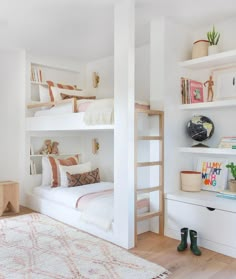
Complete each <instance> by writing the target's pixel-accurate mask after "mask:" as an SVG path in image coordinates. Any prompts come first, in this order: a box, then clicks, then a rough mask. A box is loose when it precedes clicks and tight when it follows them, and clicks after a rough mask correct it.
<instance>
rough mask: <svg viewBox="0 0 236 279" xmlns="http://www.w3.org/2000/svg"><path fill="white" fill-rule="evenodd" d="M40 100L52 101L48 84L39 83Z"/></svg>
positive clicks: (44, 101)
mask: <svg viewBox="0 0 236 279" xmlns="http://www.w3.org/2000/svg"><path fill="white" fill-rule="evenodd" d="M39 100H40V102H42V103H47V102H51V99H50V95H49V89H48V87H47V86H43V85H39Z"/></svg>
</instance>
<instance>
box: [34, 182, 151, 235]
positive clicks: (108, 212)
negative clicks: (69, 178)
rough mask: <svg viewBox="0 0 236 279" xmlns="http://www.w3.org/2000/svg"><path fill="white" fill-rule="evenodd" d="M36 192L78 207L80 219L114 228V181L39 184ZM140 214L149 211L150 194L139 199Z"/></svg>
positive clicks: (49, 198) (104, 227)
mask: <svg viewBox="0 0 236 279" xmlns="http://www.w3.org/2000/svg"><path fill="white" fill-rule="evenodd" d="M34 194H35V195H37V196H40V197H41V198H44V199H47V200H50V201H52V202H56V203H59V204H62V205H64V206H67V207H70V208H74V209H77V210H78V211H79V213H80V220H82V221H83V222H85V223H89V224H93V225H95V226H97V227H99V228H100V229H102V230H104V231H109V230H111V229H112V224H113V219H114V212H113V204H114V195H113V183H112V182H100V183H94V184H88V185H84V186H79V187H61V186H60V187H56V188H51V187H49V186H39V187H35V188H34ZM137 210H138V214H142V213H145V212H148V211H149V198H148V195H140V196H139V197H138V201H137Z"/></svg>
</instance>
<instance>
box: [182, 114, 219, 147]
mask: <svg viewBox="0 0 236 279" xmlns="http://www.w3.org/2000/svg"><path fill="white" fill-rule="evenodd" d="M214 129H215V126H214V123H213V122H212V121H211V119H210V118H208V117H206V116H203V115H195V116H193V117H192V119H191V120H189V121H188V123H187V133H188V135H189V136H190V137H191V138H192V139H193V140H194V141H197V142H200V143H198V144H195V145H193V146H192V147H208V146H207V145H205V144H202V143H201V142H202V141H205V140H207V139H209V138H210V137H211V136H212V135H213V133H214Z"/></svg>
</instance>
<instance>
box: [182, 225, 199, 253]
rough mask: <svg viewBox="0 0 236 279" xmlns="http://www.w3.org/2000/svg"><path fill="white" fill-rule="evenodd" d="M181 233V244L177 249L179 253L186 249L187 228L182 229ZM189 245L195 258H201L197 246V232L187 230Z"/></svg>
mask: <svg viewBox="0 0 236 279" xmlns="http://www.w3.org/2000/svg"><path fill="white" fill-rule="evenodd" d="M180 232H181V242H180V244H179V245H178V247H177V250H178V251H179V252H182V251H184V250H185V249H186V248H187V247H188V243H187V238H188V228H182V229H181V230H180ZM189 235H190V240H191V245H190V249H191V251H192V252H193V254H194V255H196V256H201V254H202V252H201V250H200V249H199V248H198V246H197V232H196V231H194V230H189Z"/></svg>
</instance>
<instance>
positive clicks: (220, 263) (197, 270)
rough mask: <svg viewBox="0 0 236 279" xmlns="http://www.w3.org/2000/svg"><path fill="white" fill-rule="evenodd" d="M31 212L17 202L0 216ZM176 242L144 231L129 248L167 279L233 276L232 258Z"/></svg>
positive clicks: (235, 264) (234, 263)
mask: <svg viewBox="0 0 236 279" xmlns="http://www.w3.org/2000/svg"><path fill="white" fill-rule="evenodd" d="M31 212H32V210H30V209H28V208H26V207H22V206H21V207H20V213H17V214H15V213H11V212H6V213H4V214H3V216H1V217H0V219H3V218H8V217H13V216H17V215H22V214H27V213H31ZM178 244H179V241H177V240H175V239H172V238H169V237H165V236H157V235H156V234H154V233H151V232H148V233H144V234H142V235H140V236H139V238H138V245H137V247H135V248H133V249H131V250H129V251H130V252H131V253H133V254H136V255H138V256H140V257H142V258H145V259H147V260H149V261H152V262H154V263H157V264H160V265H162V266H163V267H165V268H166V269H168V270H169V271H170V272H171V273H172V275H171V276H169V277H168V278H170V279H236V259H234V258H231V257H227V256H224V255H222V254H218V253H216V252H213V251H210V250H207V249H204V248H201V251H202V255H201V256H199V257H197V256H194V255H193V254H192V252H191V251H190V249H189V248H188V249H187V250H186V251H184V252H181V253H180V252H178V251H177V250H176V247H177V245H178Z"/></svg>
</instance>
